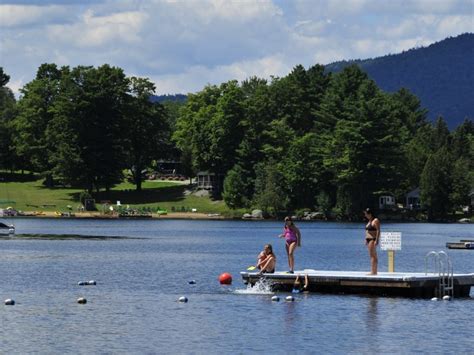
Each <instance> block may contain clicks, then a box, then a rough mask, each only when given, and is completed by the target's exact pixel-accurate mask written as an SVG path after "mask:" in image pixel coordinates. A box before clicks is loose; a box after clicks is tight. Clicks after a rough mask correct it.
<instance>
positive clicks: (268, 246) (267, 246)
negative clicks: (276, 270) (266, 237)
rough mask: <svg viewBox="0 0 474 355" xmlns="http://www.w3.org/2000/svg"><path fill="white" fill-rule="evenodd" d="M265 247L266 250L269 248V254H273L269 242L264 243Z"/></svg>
mask: <svg viewBox="0 0 474 355" xmlns="http://www.w3.org/2000/svg"><path fill="white" fill-rule="evenodd" d="M265 248H268V250H270V254H273V248H272V245H271V244H265Z"/></svg>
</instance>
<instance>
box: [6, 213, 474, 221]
mask: <svg viewBox="0 0 474 355" xmlns="http://www.w3.org/2000/svg"><path fill="white" fill-rule="evenodd" d="M1 218H11V219H17V218H49V219H96V220H99V219H100V220H125V219H128V220H134V219H136V220H147V219H148V220H157V219H177V220H180V219H181V220H221V221H223V220H228V221H231V220H232V221H236V220H238V221H250V222H258V221H280V219H275V218H237V217H228V216H224V215H222V214H220V213H202V212H169V213H167V214H158V213H152V214H150V215H128V216H120V215H119V214H117V213H114V214H103V213H102V212H98V211H97V212H96V211H89V212H74V213H71V214H70V215H69V214H68V213H67V212H66V213H61V214H58V213H57V212H52V211H41V212H37V211H34V212H24V213H23V214H21V215H16V216H1V217H0V219H1ZM383 220H384V221H385V222H388V223H440V224H453V223H456V224H472V223H473V221H472V220H470V219H469V218H466V220H467V221H462V219H460V220H452V221H437V222H436V221H435V222H430V221H426V220H414V219H413V218H409V219H391V218H387V219H383ZM296 221H297V222H298V223H308V222H320V223H321V222H323V223H324V222H326V223H327V222H336V223H351V222H354V223H359V222H357V221H344V220H323V219H312V220H305V219H297V220H296Z"/></svg>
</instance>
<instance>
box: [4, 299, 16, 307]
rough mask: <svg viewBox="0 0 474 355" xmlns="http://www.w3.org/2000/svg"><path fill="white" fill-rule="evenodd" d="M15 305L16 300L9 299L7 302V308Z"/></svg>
mask: <svg viewBox="0 0 474 355" xmlns="http://www.w3.org/2000/svg"><path fill="white" fill-rule="evenodd" d="M14 305H15V300H12V299H11V298H8V299H6V300H5V306H14Z"/></svg>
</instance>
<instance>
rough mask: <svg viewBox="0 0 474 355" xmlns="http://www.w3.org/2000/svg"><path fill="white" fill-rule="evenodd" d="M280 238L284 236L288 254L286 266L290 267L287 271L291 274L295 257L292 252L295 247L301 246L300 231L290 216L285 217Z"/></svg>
mask: <svg viewBox="0 0 474 355" xmlns="http://www.w3.org/2000/svg"><path fill="white" fill-rule="evenodd" d="M280 238H285V241H286V243H285V249H286V255H287V256H288V266H289V267H290V271H288V273H290V274H293V273H294V269H295V257H294V255H293V254H294V251H295V249H296V247H297V246H298V247H300V246H301V233H300V230H299V229H298V227H296V226H295V224H294V223H293V221H292V220H291V218H290V217H285V228H284V230H283V234H280Z"/></svg>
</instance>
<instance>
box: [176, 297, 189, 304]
mask: <svg viewBox="0 0 474 355" xmlns="http://www.w3.org/2000/svg"><path fill="white" fill-rule="evenodd" d="M178 302H181V303H186V302H188V298H187V297H186V296H181V297H180V298H178Z"/></svg>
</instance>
